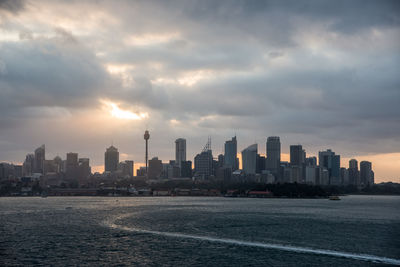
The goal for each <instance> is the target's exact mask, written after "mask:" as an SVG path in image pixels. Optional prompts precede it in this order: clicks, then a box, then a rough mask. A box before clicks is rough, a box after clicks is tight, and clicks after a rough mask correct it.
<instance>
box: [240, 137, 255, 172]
mask: <svg viewBox="0 0 400 267" xmlns="http://www.w3.org/2000/svg"><path fill="white" fill-rule="evenodd" d="M257 150H258V149H257V144H253V145H251V146H249V147H247V148H245V149H243V150H242V164H243V166H242V167H243V171H244V173H246V174H256V169H257Z"/></svg>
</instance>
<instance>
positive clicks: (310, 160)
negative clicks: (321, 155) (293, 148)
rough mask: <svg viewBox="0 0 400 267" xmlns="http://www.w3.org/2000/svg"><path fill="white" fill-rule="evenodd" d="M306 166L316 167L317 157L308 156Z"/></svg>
mask: <svg viewBox="0 0 400 267" xmlns="http://www.w3.org/2000/svg"><path fill="white" fill-rule="evenodd" d="M306 166H311V167H316V166H317V157H309V158H306Z"/></svg>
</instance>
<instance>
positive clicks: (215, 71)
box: [0, 0, 400, 182]
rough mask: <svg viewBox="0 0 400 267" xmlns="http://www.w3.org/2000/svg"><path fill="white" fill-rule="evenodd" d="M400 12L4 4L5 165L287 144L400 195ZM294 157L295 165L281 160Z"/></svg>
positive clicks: (352, 5)
mask: <svg viewBox="0 0 400 267" xmlns="http://www.w3.org/2000/svg"><path fill="white" fill-rule="evenodd" d="M399 70H400V2H399V1H366V0H363V1H259V0H254V1H244V0H243V1H234V0H231V1H214V0H210V1H187V0H186V1H183V0H182V1H41V0H39V1H37V0H35V1H18V0H12V1H4V0H0V161H10V162H14V163H20V162H22V161H23V160H24V157H25V155H26V153H28V152H32V151H33V150H34V149H35V148H36V147H38V146H39V145H41V144H43V143H44V144H46V153H47V154H46V156H47V158H51V157H54V156H56V155H60V156H62V157H63V158H65V153H66V152H70V151H72V152H78V153H79V154H80V156H82V157H90V159H91V164H92V166H93V167H94V169H96V170H101V168H102V165H103V161H104V151H105V148H106V147H107V146H109V145H110V144H111V143H113V144H114V145H115V146H116V147H117V148H118V149H119V151H120V153H121V159H122V160H125V159H133V160H134V161H135V162H136V163H142V162H144V156H143V154H144V141H143V133H144V130H145V129H146V128H148V129H149V130H150V135H151V137H150V156H158V157H159V158H161V159H162V160H163V161H168V160H169V159H173V158H174V140H175V139H176V138H178V137H184V138H186V139H187V149H188V158H189V159H193V156H194V155H195V154H196V153H197V152H199V151H200V150H201V149H202V147H203V146H204V144H205V143H206V141H207V137H208V136H211V138H212V148H213V152H214V155H215V156H216V155H217V154H218V153H221V152H223V142H224V141H225V140H227V139H229V138H230V137H232V136H233V135H235V134H236V135H237V138H238V149H239V150H242V149H243V148H245V147H247V146H248V145H250V144H252V143H258V149H259V152H260V153H265V141H266V137H267V136H270V135H278V136H280V137H281V142H282V151H283V153H286V154H287V153H288V151H289V145H290V144H302V145H303V146H304V147H305V149H306V151H307V153H308V154H310V155H312V154H314V155H316V154H317V153H318V151H320V150H325V149H327V148H332V149H333V150H334V151H335V152H336V153H338V154H340V155H341V156H342V162H341V165H342V166H347V165H348V163H347V161H348V159H349V158H353V157H354V158H356V159H359V160H365V159H370V160H371V161H372V163H373V168H374V170H375V173H376V179H377V180H378V181H389V180H391V181H397V182H400V75H399ZM285 157H287V155H284V156H283V158H285Z"/></svg>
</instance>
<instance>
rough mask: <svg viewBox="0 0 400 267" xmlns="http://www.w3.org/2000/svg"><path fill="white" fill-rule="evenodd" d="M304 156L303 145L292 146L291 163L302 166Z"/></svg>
mask: <svg viewBox="0 0 400 267" xmlns="http://www.w3.org/2000/svg"><path fill="white" fill-rule="evenodd" d="M303 158H304V153H303V147H302V146H301V145H291V146H290V165H292V166H301V165H302V164H303V163H304V162H303Z"/></svg>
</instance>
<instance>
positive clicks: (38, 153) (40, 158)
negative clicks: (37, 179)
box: [34, 145, 45, 174]
mask: <svg viewBox="0 0 400 267" xmlns="http://www.w3.org/2000/svg"><path fill="white" fill-rule="evenodd" d="M44 160H45V146H44V145H42V146H40V147H38V148H37V149H36V150H35V166H34V172H35V173H42V174H43V163H44Z"/></svg>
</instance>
